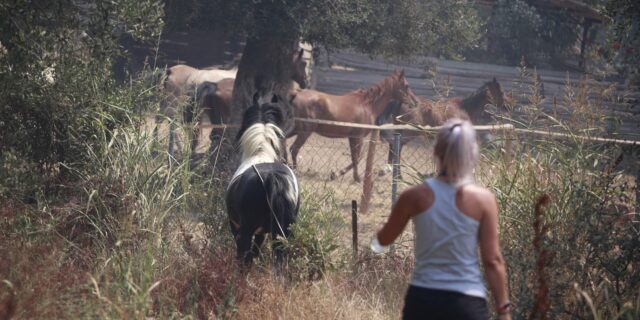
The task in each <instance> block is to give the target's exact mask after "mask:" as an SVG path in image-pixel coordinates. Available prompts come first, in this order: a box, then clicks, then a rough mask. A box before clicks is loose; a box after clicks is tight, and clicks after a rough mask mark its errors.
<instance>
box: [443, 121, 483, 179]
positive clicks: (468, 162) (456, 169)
mask: <svg viewBox="0 0 640 320" xmlns="http://www.w3.org/2000/svg"><path fill="white" fill-rule="evenodd" d="M433 154H434V155H435V158H436V166H437V169H438V175H444V176H446V177H447V178H448V179H449V181H450V182H451V183H453V184H455V185H460V184H463V183H466V182H470V181H473V169H474V168H475V166H476V163H477V162H478V156H479V152H478V143H477V141H476V130H475V129H474V128H473V126H472V125H471V122H469V121H466V120H462V119H458V118H452V119H449V120H448V121H447V122H446V123H445V124H444V125H443V126H442V128H441V129H440V130H439V131H438V136H437V140H436V146H435V148H434V152H433Z"/></svg>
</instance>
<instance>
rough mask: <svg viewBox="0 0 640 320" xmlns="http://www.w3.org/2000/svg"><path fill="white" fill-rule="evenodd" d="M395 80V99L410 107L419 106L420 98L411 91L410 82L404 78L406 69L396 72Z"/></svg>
mask: <svg viewBox="0 0 640 320" xmlns="http://www.w3.org/2000/svg"><path fill="white" fill-rule="evenodd" d="M393 79H394V90H393V98H394V99H396V100H399V101H402V102H403V103H405V104H406V105H407V106H409V107H412V108H413V107H416V106H418V103H419V102H418V98H417V97H416V96H415V95H414V94H413V91H411V87H410V86H409V81H407V78H405V76H404V69H402V70H399V71H396V72H395V73H394V74H393Z"/></svg>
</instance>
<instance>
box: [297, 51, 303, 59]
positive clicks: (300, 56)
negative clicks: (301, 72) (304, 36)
mask: <svg viewBox="0 0 640 320" xmlns="http://www.w3.org/2000/svg"><path fill="white" fill-rule="evenodd" d="M303 54H304V49H300V51H298V59H302V55H303Z"/></svg>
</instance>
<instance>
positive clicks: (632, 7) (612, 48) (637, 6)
mask: <svg viewBox="0 0 640 320" xmlns="http://www.w3.org/2000/svg"><path fill="white" fill-rule="evenodd" d="M605 12H606V14H607V15H608V16H609V17H610V18H611V22H610V24H609V27H610V29H611V35H612V36H611V37H608V38H607V40H606V41H607V42H608V43H607V44H606V46H605V47H604V48H606V49H603V52H602V54H604V55H605V56H606V57H607V58H609V60H610V61H612V62H613V63H614V65H615V66H616V68H617V69H618V70H619V71H620V72H621V73H622V74H623V75H625V76H628V77H630V79H631V80H632V81H635V82H636V83H638V82H639V81H640V67H639V66H640V22H639V21H638V17H640V3H638V1H633V0H611V1H609V2H607V5H606V8H605Z"/></svg>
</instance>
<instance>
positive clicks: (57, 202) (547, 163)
mask: <svg viewBox="0 0 640 320" xmlns="http://www.w3.org/2000/svg"><path fill="white" fill-rule="evenodd" d="M529 76H530V77H532V79H533V80H532V81H529V80H527V81H523V86H525V89H527V90H529V91H528V92H529V93H528V94H527V95H526V96H525V97H522V98H523V99H519V100H520V101H524V103H522V104H516V105H514V106H513V110H514V112H513V114H511V115H507V116H504V118H503V120H504V119H506V120H509V119H511V120H512V121H513V123H514V125H516V126H517V127H519V128H524V129H526V128H539V127H549V128H553V129H555V130H558V131H562V132H565V133H568V134H569V136H570V137H572V136H573V137H574V136H576V135H582V134H596V133H602V132H605V131H606V130H608V129H607V128H605V126H606V121H604V120H603V119H604V118H603V115H602V114H601V112H602V109H599V108H598V105H599V103H600V102H599V100H597V101H594V100H593V99H592V98H590V97H589V94H588V93H589V92H590V91H589V90H592V89H589V88H588V87H586V86H588V85H589V82H587V81H585V82H580V83H578V84H574V83H567V86H571V88H567V89H565V97H564V98H563V99H559V101H557V109H558V110H569V109H574V110H576V111H575V112H576V114H575V115H574V118H573V120H571V121H567V122H564V121H562V120H561V119H558V117H557V116H555V115H553V114H547V113H546V112H544V111H543V110H540V109H539V106H540V104H541V102H542V101H543V99H546V98H544V97H542V95H541V92H540V89H539V86H538V85H537V84H536V81H537V80H536V79H537V78H538V77H537V76H536V75H535V72H534V73H533V74H529ZM445 85H446V86H445V87H448V86H449V84H448V83H445ZM576 85H577V87H574V86H576ZM583 85H584V86H585V87H581V86H583ZM140 86H142V84H140ZM140 86H138V85H132V86H129V87H127V88H122V89H121V90H122V91H120V92H117V93H113V92H112V93H111V94H105V95H103V96H101V99H102V101H100V103H101V104H103V105H104V106H105V108H106V109H105V110H104V111H103V112H95V113H92V114H91V115H90V117H89V118H88V120H87V121H91V122H92V123H95V124H104V123H110V125H99V126H98V127H99V128H100V130H97V131H95V132H94V135H92V136H91V138H90V139H86V140H85V141H84V143H83V144H82V148H80V149H81V150H82V152H83V154H81V155H77V157H74V159H75V158H77V159H86V161H85V162H82V163H75V162H74V163H66V162H61V163H57V164H54V165H51V166H49V167H47V168H45V169H46V170H44V171H46V172H49V174H47V175H40V174H39V173H40V172H43V171H42V170H40V169H42V167H41V164H38V163H31V162H29V161H26V160H24V159H22V158H20V157H19V156H18V155H17V154H16V153H13V152H3V153H2V155H1V156H0V157H2V163H0V165H1V166H2V169H3V170H2V171H1V172H0V175H2V176H1V177H2V178H3V180H1V181H2V182H1V183H0V196H1V197H2V198H1V199H2V203H3V205H2V208H0V256H1V257H2V259H0V280H1V281H2V284H0V286H1V287H2V288H3V289H2V290H1V291H0V317H1V316H3V315H7V314H13V316H14V317H15V318H113V319H121V318H133V319H143V318H151V317H153V318H171V319H180V318H199V319H207V318H239V319H248V318H255V317H256V316H260V317H261V318H265V319H275V318H303V317H304V318H309V317H311V318H342V319H352V318H367V319H387V318H394V317H397V315H398V314H400V310H401V307H402V299H403V296H404V292H405V290H406V284H407V282H408V279H409V276H410V270H411V268H412V264H413V261H412V256H411V254H410V252H411V251H410V250H396V251H395V252H394V253H392V254H389V255H384V256H374V255H372V254H371V253H369V252H368V251H366V250H364V252H361V253H360V255H359V256H358V257H357V258H356V259H355V260H352V259H351V248H350V245H349V243H350V242H349V228H348V225H347V224H346V223H345V217H346V213H347V211H344V212H342V209H341V208H342V207H341V205H342V204H340V203H338V201H337V200H336V198H335V197H334V196H333V194H332V193H331V192H329V191H327V192H326V193H312V192H306V191H305V190H304V185H302V188H303V193H302V206H301V209H300V214H299V217H298V221H297V223H296V224H294V225H293V226H292V228H293V234H294V237H293V238H292V239H289V241H288V242H285V243H284V245H285V247H286V248H287V249H288V251H289V253H290V255H289V263H288V268H287V270H286V273H285V274H286V275H287V276H286V277H283V276H282V274H280V273H278V272H276V271H274V270H273V269H272V268H271V258H270V255H269V253H270V251H269V249H268V246H265V247H264V250H263V254H262V259H257V260H256V262H255V265H254V268H253V269H252V270H251V271H250V272H249V273H248V274H241V273H239V272H238V271H239V269H238V267H237V265H236V263H235V259H234V248H235V244H234V243H233V241H232V239H231V236H230V232H229V230H228V221H227V218H226V214H225V212H224V202H223V200H222V195H223V193H224V188H223V183H222V182H221V181H219V179H218V177H216V176H215V175H212V174H211V173H212V172H215V170H214V169H212V168H208V167H207V165H208V164H202V165H196V166H194V165H193V163H191V161H190V158H191V152H192V151H191V150H189V147H188V144H186V143H185V151H184V152H183V153H179V154H178V157H177V158H172V157H171V156H170V155H169V154H168V153H167V152H166V147H165V146H166V143H167V141H166V138H165V137H160V138H155V137H154V136H153V134H151V130H150V129H151V128H148V127H147V125H145V123H147V120H148V119H147V118H146V117H145V113H144V112H139V110H148V109H153V108H154V106H155V104H156V103H157V100H155V99H146V98H144V99H143V98H141V97H142V96H141V94H140V92H139V88H140ZM526 86H529V87H526ZM445 89H446V88H445ZM593 90H595V89H593ZM145 92H150V91H145ZM596 92H598V91H597V90H596ZM444 94H446V92H444ZM611 95H612V96H615V94H613V93H611ZM603 99H605V98H603ZM585 104H587V105H585ZM132 106H135V108H133V107H132ZM112 109H113V110H118V112H117V114H118V118H117V119H116V118H114V117H113V116H112V115H111V114H110V112H109V111H107V110H112ZM578 113H584V115H580V114H578ZM518 114H521V116H519V117H518V118H517V117H516V115H518ZM508 116H511V117H508ZM580 119H588V120H589V121H587V122H583V121H582V120H580ZM175 125H176V126H177V132H179V133H180V135H186V136H187V137H186V139H185V140H184V141H189V136H188V135H189V134H190V132H191V130H190V129H189V128H187V127H182V126H181V125H180V124H179V123H175ZM70 134H73V132H71V133H70ZM82 137H83V136H82V135H79V136H77V137H76V138H77V139H81V138H82ZM505 138H506V137H505ZM518 141H519V144H516V150H514V152H515V153H516V154H518V155H519V158H517V159H515V160H514V161H508V160H506V159H505V158H504V156H503V153H502V152H503V150H501V149H500V148H499V146H494V145H489V146H485V147H484V148H483V151H482V154H483V159H482V161H481V165H480V167H479V168H478V170H477V173H476V176H477V180H478V181H479V182H480V183H482V184H485V185H487V186H489V187H490V188H492V189H493V191H494V192H495V193H496V195H497V199H498V201H499V205H500V209H501V210H500V211H501V220H500V230H501V241H502V246H503V250H504V255H505V258H506V260H507V262H508V265H509V277H510V278H509V283H510V286H511V292H512V300H513V302H514V303H515V306H516V307H515V310H514V315H515V317H516V318H525V317H529V316H532V314H533V316H532V317H540V318H543V317H544V315H548V317H549V318H553V319H570V318H594V319H637V318H638V317H639V315H640V290H639V289H638V288H640V272H638V270H639V269H640V264H639V263H640V252H638V250H637V248H638V247H640V242H639V241H640V240H639V239H640V236H639V235H640V231H639V228H638V221H637V216H636V215H635V214H634V213H633V212H632V211H633V206H634V205H637V204H635V203H634V201H635V200H634V194H633V193H632V190H633V188H634V181H633V180H634V178H633V177H631V176H630V174H633V173H630V172H629V171H628V170H627V171H625V170H622V169H620V168H619V167H620V166H628V164H626V162H629V161H630V160H629V159H627V158H625V157H627V155H628V154H629V152H628V150H623V149H621V148H619V147H616V146H612V145H607V144H604V143H589V142H585V141H582V140H579V139H571V138H569V139H564V140H559V139H558V140H555V139H547V138H540V137H534V136H520V137H518ZM216 156H217V155H213V157H212V158H216ZM205 158H208V155H207V156H205ZM61 171H65V172H66V173H65V174H64V175H62V174H58V172H61ZM7 172H12V173H14V175H11V176H9V175H8V174H6V173H7ZM408 172H409V173H407V174H406V177H408V178H407V180H412V181H407V182H408V183H413V182H414V181H413V180H416V181H417V180H422V178H423V177H424V172H418V170H408ZM5 178H7V179H5ZM43 181H45V182H46V183H43ZM221 186H222V187H221ZM540 194H548V195H551V197H550V200H549V202H548V203H547V205H546V207H545V210H544V219H543V220H542V218H541V217H542V211H541V210H536V209H535V206H536V203H538V201H539V199H538V198H537V196H538V195H540ZM533 212H537V213H538V214H537V215H536V214H532V213H533ZM541 221H544V223H543V224H541ZM532 225H535V226H537V227H536V228H537V229H536V230H533V229H532V228H531V226H532ZM549 226H553V227H549ZM545 250H547V251H545ZM545 252H554V253H555V255H554V259H549V256H548V254H547V253H545ZM78 301H81V302H82V303H77V302H78Z"/></svg>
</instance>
